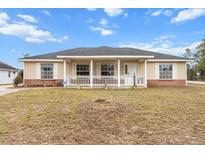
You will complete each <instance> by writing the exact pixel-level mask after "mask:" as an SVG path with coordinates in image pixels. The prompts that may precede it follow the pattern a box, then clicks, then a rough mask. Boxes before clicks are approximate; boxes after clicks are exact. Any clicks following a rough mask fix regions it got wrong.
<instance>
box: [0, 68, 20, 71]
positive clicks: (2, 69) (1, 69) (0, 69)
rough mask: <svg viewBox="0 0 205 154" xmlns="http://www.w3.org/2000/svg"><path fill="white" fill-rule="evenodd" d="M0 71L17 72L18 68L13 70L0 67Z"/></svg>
mask: <svg viewBox="0 0 205 154" xmlns="http://www.w3.org/2000/svg"><path fill="white" fill-rule="evenodd" d="M0 71H11V72H18V71H20V69H19V70H15V69H5V68H0Z"/></svg>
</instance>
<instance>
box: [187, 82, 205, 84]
mask: <svg viewBox="0 0 205 154" xmlns="http://www.w3.org/2000/svg"><path fill="white" fill-rule="evenodd" d="M187 83H189V84H202V85H205V81H187Z"/></svg>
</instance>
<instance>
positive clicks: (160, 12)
mask: <svg viewBox="0 0 205 154" xmlns="http://www.w3.org/2000/svg"><path fill="white" fill-rule="evenodd" d="M162 12H163V9H159V10H156V11H154V12H152V13H151V14H150V15H151V16H159V15H161V14H162Z"/></svg>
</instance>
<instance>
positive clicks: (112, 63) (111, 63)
mask: <svg viewBox="0 0 205 154" xmlns="http://www.w3.org/2000/svg"><path fill="white" fill-rule="evenodd" d="M102 65H114V75H111V76H116V74H115V71H116V70H115V67H116V66H115V65H116V63H115V62H110V63H101V65H100V76H102V77H107V76H106V75H102ZM109 77H110V76H109Z"/></svg>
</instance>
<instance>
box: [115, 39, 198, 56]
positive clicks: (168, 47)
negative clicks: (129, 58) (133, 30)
mask: <svg viewBox="0 0 205 154" xmlns="http://www.w3.org/2000/svg"><path fill="white" fill-rule="evenodd" d="M174 37H175V36H174V35H166V36H161V37H158V38H154V39H153V40H152V41H151V42H127V43H120V44H119V45H118V46H119V47H131V48H138V49H144V50H148V51H154V52H161V53H167V54H172V55H177V56H182V55H183V54H184V52H185V49H187V48H189V49H191V50H192V51H195V48H196V46H197V45H199V43H200V41H198V42H193V43H190V44H187V45H183V46H173V44H174V43H173V41H171V39H173V38H174Z"/></svg>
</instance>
